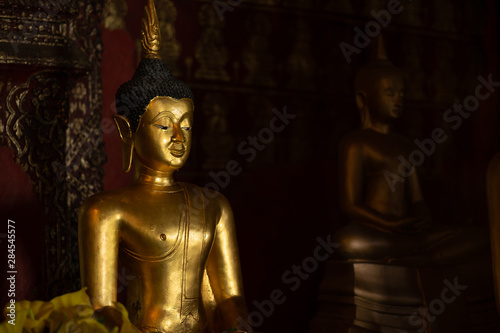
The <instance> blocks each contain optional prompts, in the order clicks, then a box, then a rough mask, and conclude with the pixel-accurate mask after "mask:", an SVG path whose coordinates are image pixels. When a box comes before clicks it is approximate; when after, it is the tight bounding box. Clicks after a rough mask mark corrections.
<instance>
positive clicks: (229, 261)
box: [206, 195, 247, 329]
mask: <svg viewBox="0 0 500 333" xmlns="http://www.w3.org/2000/svg"><path fill="white" fill-rule="evenodd" d="M217 199H218V200H219V202H220V207H221V208H220V218H219V221H218V224H217V227H216V231H215V240H214V243H213V246H212V249H211V251H210V255H209V257H208V260H207V265H206V271H207V274H208V278H209V281H210V285H211V287H212V291H213V295H214V298H215V301H216V304H217V307H218V310H219V313H220V314H221V315H222V317H223V325H224V327H225V329H230V328H232V327H238V317H240V318H241V319H242V320H243V321H246V319H247V308H246V303H245V299H244V296H243V283H242V279H241V268H240V259H239V254H238V244H237V241H236V230H235V226H234V221H233V212H232V210H231V206H230V205H229V202H228V201H227V200H226V198H224V197H223V196H222V195H220V196H218V197H217Z"/></svg>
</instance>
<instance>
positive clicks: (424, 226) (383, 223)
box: [334, 38, 488, 265]
mask: <svg viewBox="0 0 500 333" xmlns="http://www.w3.org/2000/svg"><path fill="white" fill-rule="evenodd" d="M355 82H356V103H357V106H358V109H359V110H360V113H361V123H362V128H360V129H358V130H356V131H354V132H352V133H349V134H348V135H346V136H345V137H344V138H343V140H342V141H341V144H340V149H339V154H340V156H339V162H340V163H339V170H340V198H341V209H342V210H343V211H344V212H345V214H346V215H347V216H348V217H349V219H350V220H351V222H350V223H349V224H348V225H347V226H345V227H344V228H342V229H341V230H339V231H338V232H337V234H336V236H335V240H334V241H336V242H338V243H340V247H339V249H338V252H337V254H338V255H340V256H341V257H343V258H344V259H354V260H376V261H383V262H386V263H402V264H412V265H413V264H415V265H426V264H437V265H439V264H445V263H454V262H458V261H461V260H463V259H464V258H466V257H470V256H472V255H474V254H477V253H478V252H479V251H484V250H486V249H487V245H488V242H487V236H486V233H484V232H482V231H481V230H478V229H474V228H462V227H455V226H444V225H441V226H440V225H433V224H431V216H430V213H429V210H428V209H427V206H426V204H425V202H424V200H423V197H422V193H421V189H420V185H419V180H418V176H417V172H416V170H415V166H414V165H413V164H412V163H410V162H408V160H410V161H412V160H415V158H414V157H412V156H414V155H415V154H416V153H415V152H417V150H418V149H419V148H418V147H417V146H416V145H415V144H414V143H413V142H411V141H409V140H408V139H407V138H405V137H403V136H401V135H398V134H396V133H394V132H393V131H392V126H393V123H394V122H395V121H396V120H397V119H398V118H399V117H400V116H401V114H402V112H403V100H404V83H403V74H402V72H401V71H400V70H399V69H398V68H396V67H395V66H394V65H393V64H392V63H391V62H390V61H389V60H387V57H386V55H385V50H384V47H383V44H382V40H381V38H379V42H378V50H377V59H376V60H374V61H372V62H371V63H370V64H368V65H367V66H366V67H364V68H362V69H361V70H360V71H359V73H358V75H357V77H356V81H355ZM437 134H438V135H437V137H438V140H442V139H443V138H444V137H445V134H444V132H443V131H441V133H437ZM433 135H434V134H433ZM444 139H445V138H444ZM419 153H421V155H422V156H423V153H422V152H421V151H419Z"/></svg>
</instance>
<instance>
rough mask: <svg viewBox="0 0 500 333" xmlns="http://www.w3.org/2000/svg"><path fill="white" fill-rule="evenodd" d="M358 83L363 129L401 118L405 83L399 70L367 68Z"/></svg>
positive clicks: (390, 67)
mask: <svg viewBox="0 0 500 333" xmlns="http://www.w3.org/2000/svg"><path fill="white" fill-rule="evenodd" d="M356 81H357V84H356V103H357V105H358V108H359V110H360V112H361V118H362V119H361V121H362V127H364V128H366V127H369V126H370V124H371V122H372V121H377V122H382V123H386V124H388V123H391V122H392V121H393V120H395V119H397V118H399V117H400V116H401V114H402V112H403V97H404V83H403V76H402V74H401V73H400V72H399V70H397V69H396V68H395V67H392V66H388V65H384V66H376V67H375V66H374V67H373V68H366V69H364V70H363V71H362V72H361V73H360V75H358V77H357V78H356Z"/></svg>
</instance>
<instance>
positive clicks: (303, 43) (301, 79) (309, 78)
mask: <svg viewBox="0 0 500 333" xmlns="http://www.w3.org/2000/svg"><path fill="white" fill-rule="evenodd" d="M291 35H292V36H296V38H295V42H294V45H293V47H292V52H291V55H290V57H289V58H288V61H287V65H288V66H287V67H288V73H289V75H290V82H289V83H288V87H289V88H292V89H313V88H314V82H313V76H314V73H315V71H316V68H315V60H314V57H313V55H312V53H311V29H310V28H309V26H308V25H307V23H306V22H305V21H304V20H303V19H299V20H298V22H296V23H295V24H294V27H293V28H292V33H291Z"/></svg>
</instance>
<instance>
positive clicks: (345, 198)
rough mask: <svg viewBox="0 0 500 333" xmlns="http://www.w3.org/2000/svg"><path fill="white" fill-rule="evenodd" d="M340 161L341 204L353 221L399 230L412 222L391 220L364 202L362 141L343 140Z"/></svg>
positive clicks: (384, 228) (386, 229)
mask: <svg viewBox="0 0 500 333" xmlns="http://www.w3.org/2000/svg"><path fill="white" fill-rule="evenodd" d="M339 161H340V163H339V172H340V184H339V185H340V186H339V191H340V193H339V195H340V206H341V209H342V210H343V211H344V213H345V214H346V215H347V216H348V217H349V218H350V219H351V220H352V221H356V222H359V223H365V224H367V225H370V226H372V227H375V228H378V229H381V230H385V231H394V230H397V229H399V228H400V227H401V226H402V225H404V224H406V223H409V222H410V220H406V219H402V220H389V219H388V218H386V217H385V216H383V215H382V214H380V213H378V212H377V211H375V210H374V209H372V208H370V207H368V206H367V205H366V204H365V203H364V202H363V190H364V186H365V184H364V183H363V179H364V174H363V172H364V170H363V163H365V161H364V152H363V144H362V143H358V142H356V141H346V140H343V141H342V143H341V144H340V150H339Z"/></svg>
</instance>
